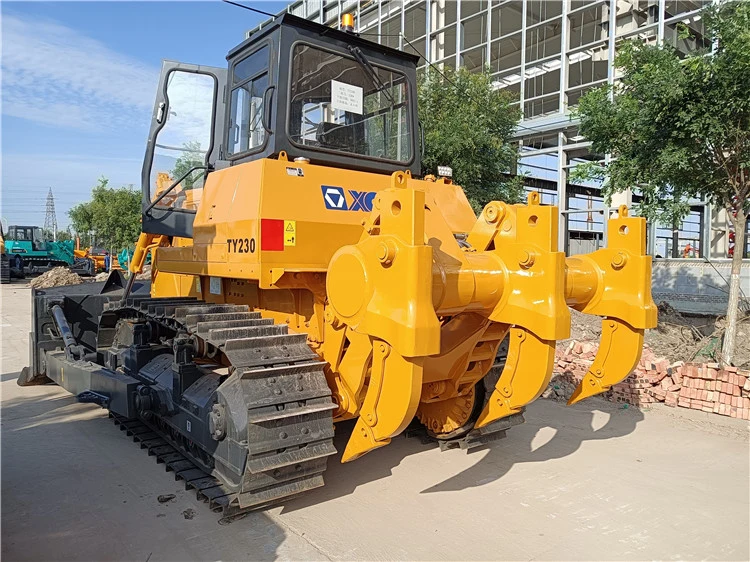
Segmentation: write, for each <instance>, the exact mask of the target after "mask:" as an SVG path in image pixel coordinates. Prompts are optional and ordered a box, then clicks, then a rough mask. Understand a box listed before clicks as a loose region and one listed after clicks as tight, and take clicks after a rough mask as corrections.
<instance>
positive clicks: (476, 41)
mask: <svg viewBox="0 0 750 562" xmlns="http://www.w3.org/2000/svg"><path fill="white" fill-rule="evenodd" d="M486 43H487V16H486V15H484V14H482V15H480V16H477V17H474V18H472V19H470V20H467V21H465V22H463V23H462V24H461V46H462V48H463V49H471V48H473V47H476V46H478V45H482V44H486Z"/></svg>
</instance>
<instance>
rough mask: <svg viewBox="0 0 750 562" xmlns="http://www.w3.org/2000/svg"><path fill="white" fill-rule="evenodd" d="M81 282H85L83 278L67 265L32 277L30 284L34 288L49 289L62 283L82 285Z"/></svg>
mask: <svg viewBox="0 0 750 562" xmlns="http://www.w3.org/2000/svg"><path fill="white" fill-rule="evenodd" d="M81 283H83V279H81V278H80V277H79V276H78V274H76V273H73V272H72V271H70V270H69V269H68V268H67V267H55V268H53V269H50V270H49V271H47V272H45V273H43V274H42V275H40V276H39V277H37V278H35V279H32V281H31V283H29V285H30V286H31V287H33V288H34V289H49V288H51V287H60V286H62V285H80V284H81Z"/></svg>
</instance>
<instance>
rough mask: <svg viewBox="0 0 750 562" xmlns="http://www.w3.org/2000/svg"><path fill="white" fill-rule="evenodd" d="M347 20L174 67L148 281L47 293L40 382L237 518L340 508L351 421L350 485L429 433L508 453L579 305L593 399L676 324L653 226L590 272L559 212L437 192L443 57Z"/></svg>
mask: <svg viewBox="0 0 750 562" xmlns="http://www.w3.org/2000/svg"><path fill="white" fill-rule="evenodd" d="M344 23H345V25H344V26H343V28H342V30H336V29H330V28H328V27H323V26H321V25H318V24H316V23H313V22H310V21H307V20H304V19H300V18H297V17H294V16H292V15H289V14H285V15H282V16H279V17H277V18H276V19H275V20H273V21H272V22H271V23H269V24H268V25H266V26H263V27H262V28H261V29H260V30H259V31H257V32H256V33H254V34H253V35H252V36H250V37H249V38H248V39H247V40H246V41H244V42H243V43H241V44H240V45H238V46H237V47H236V48H234V49H233V50H231V51H230V52H229V54H228V56H227V60H228V67H227V68H226V69H223V68H211V67H205V66H196V65H188V64H184V63H176V62H165V63H164V64H163V68H162V74H161V79H160V83H159V89H158V93H157V99H156V103H155V107H154V112H153V116H152V128H151V132H150V136H149V140H148V145H147V150H146V156H145V160H144V166H143V173H142V185H143V215H142V218H143V233H142V234H141V236H140V239H139V241H138V245H137V248H136V251H135V255H134V257H133V260H132V263H131V264H130V270H131V275H130V277H129V279H128V280H127V281H125V279H124V278H123V277H122V276H121V275H120V274H119V273H118V272H113V273H112V274H111V275H110V277H109V279H108V280H107V281H106V282H104V283H95V284H93V283H92V284H84V285H78V286H74V287H65V288H56V289H45V290H37V291H35V292H34V295H33V299H34V317H33V330H32V333H31V364H30V366H29V367H27V368H26V369H24V371H23V373H22V374H21V376H20V378H19V384H22V385H26V384H36V383H42V382H49V381H50V380H51V381H54V382H55V383H57V384H59V385H61V386H63V387H64V388H66V389H67V390H69V391H70V392H72V393H73V394H75V395H76V396H77V397H78V399H79V400H81V401H85V402H93V403H97V404H100V405H101V406H103V407H105V408H107V409H108V410H109V413H110V416H111V417H112V419H113V420H114V421H115V423H116V424H118V425H119V426H120V428H121V429H123V430H125V431H127V433H128V434H130V435H132V436H133V439H135V440H136V441H138V442H140V444H141V446H142V447H143V448H146V449H148V451H149V453H150V454H152V455H154V456H155V457H156V458H157V460H158V461H159V462H162V463H164V464H165V465H166V467H167V468H168V469H169V470H172V471H174V472H175V474H176V475H177V477H178V478H181V479H183V480H184V481H185V483H186V485H187V486H188V487H189V488H194V489H195V490H196V491H197V493H198V496H199V497H200V498H202V499H204V500H206V501H208V502H209V504H210V506H211V508H213V509H215V510H220V511H222V512H223V513H224V514H225V515H228V516H233V515H235V514H238V513H242V512H244V511H247V510H249V509H255V508H259V507H264V506H267V505H270V504H273V503H277V502H279V501H281V500H284V499H286V498H289V497H291V496H294V495H296V494H299V493H301V492H304V491H306V490H310V489H312V488H315V487H318V486H321V485H322V484H323V472H324V470H325V468H326V463H327V459H328V457H330V456H331V455H333V454H335V453H336V451H335V449H334V446H333V441H332V438H333V435H334V424H335V423H337V422H339V421H342V420H350V419H356V422H355V425H354V429H353V431H352V433H351V436H350V437H349V438H348V443H347V445H346V447H345V450H344V451H343V454H342V457H341V460H342V462H348V461H352V460H354V459H357V458H359V457H361V456H362V455H364V454H365V453H368V452H371V451H373V450H375V449H377V448H379V447H383V446H385V445H387V444H388V443H389V442H390V441H391V439H393V438H394V437H396V436H397V435H399V434H400V433H402V432H403V431H404V429H405V428H406V427H407V426H409V425H410V424H412V423H421V425H422V426H423V427H424V430H425V431H426V432H427V433H428V434H429V436H431V437H432V438H433V439H435V440H437V441H438V442H439V443H441V445H442V446H443V447H444V448H453V447H461V448H467V447H472V446H476V445H481V444H484V443H487V442H489V441H491V440H493V439H495V438H497V437H501V436H503V435H504V434H505V431H506V430H508V429H509V428H510V427H512V426H513V425H515V424H517V423H520V422H522V421H523V412H524V408H525V406H526V405H527V404H529V403H530V402H532V401H533V400H535V399H536V398H538V397H539V396H540V394H541V393H542V391H543V390H544V389H545V388H546V387H547V385H548V383H549V380H550V377H551V374H552V371H553V367H554V364H555V343H556V341H558V340H561V339H565V338H568V337H569V335H570V319H571V317H570V309H569V307H571V308H574V309H576V310H578V311H580V312H583V313H586V314H593V315H597V316H600V317H601V318H602V342H601V345H600V346H599V352H598V355H597V356H596V359H595V361H594V363H593V365H592V367H591V369H590V371H589V372H588V373H587V375H586V376H585V378H584V379H583V382H582V383H581V384H580V386H579V387H578V388H577V389H576V391H575V393H574V394H573V396H572V398H571V400H570V401H571V402H577V401H579V400H582V399H584V398H586V397H589V396H592V395H595V394H598V393H601V392H604V391H606V390H607V389H609V388H610V387H611V386H612V385H613V384H616V383H617V382H619V381H621V380H622V379H623V378H624V377H626V376H627V375H628V374H629V373H630V372H631V370H632V369H633V368H634V367H635V365H636V364H637V362H638V360H639V358H640V355H641V349H642V344H643V335H644V330H646V329H648V328H652V327H654V326H655V324H656V308H655V306H654V303H653V301H652V299H651V291H650V283H651V258H650V257H649V256H647V255H646V252H645V221H644V219H642V218H637V217H631V216H629V215H628V210H627V208H625V207H621V208H620V209H619V212H618V213H617V216H616V217H612V218H611V219H610V220H609V221H608V223H607V224H608V237H607V240H608V247H607V248H606V249H600V250H597V251H595V252H593V253H590V254H585V255H578V256H575V257H567V258H566V256H565V255H564V254H563V253H562V252H560V251H558V247H557V245H558V228H559V225H558V210H557V208H556V207H555V206H547V205H542V204H541V203H540V199H539V195H538V194H537V193H534V192H532V193H530V194H529V195H528V201H527V202H526V204H523V205H511V204H506V203H503V202H499V201H494V202H491V203H489V204H488V205H487V206H486V207H485V208H484V209H483V210H482V212H481V213H480V214H479V216H476V215H475V213H474V212H473V211H472V208H471V206H470V205H469V203H468V201H467V199H466V196H465V195H464V193H463V191H462V189H461V188H460V187H459V186H458V185H456V184H454V183H453V182H452V181H451V180H450V179H448V178H446V177H433V176H426V177H422V178H419V177H418V176H419V174H420V171H421V169H420V165H421V163H420V139H419V134H418V131H419V123H418V118H417V105H416V99H417V89H416V82H417V62H418V59H417V57H415V56H413V55H411V54H407V53H404V52H400V51H398V50H394V49H391V48H389V47H387V46H384V45H379V44H376V43H373V42H370V41H367V40H365V39H363V38H362V37H359V36H358V35H356V34H355V33H352V32H351V31H350V29H351V25H349V24H350V20H349V21H347V22H344ZM446 164H449V163H446ZM165 170H170V172H169V176H166V175H165V174H166V172H165ZM165 178H168V179H169V180H172V181H171V184H170V185H168V186H165V181H167V180H166V179H165ZM148 252H150V253H151V255H152V257H153V259H152V269H151V281H150V282H148V281H139V280H137V279H136V275H134V274H135V273H138V272H139V271H140V270H141V268H142V267H143V263H144V260H145V257H146V254H147V253H148ZM504 342H505V345H507V351H506V352H505V353H504V357H503V358H502V359H500V360H498V349H499V348H500V346H501V344H503V343H504ZM374 454H377V453H374ZM361 462H366V461H361Z"/></svg>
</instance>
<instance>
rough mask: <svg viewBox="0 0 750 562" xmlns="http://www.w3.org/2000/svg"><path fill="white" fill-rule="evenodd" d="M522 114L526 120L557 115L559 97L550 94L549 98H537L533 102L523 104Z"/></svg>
mask: <svg viewBox="0 0 750 562" xmlns="http://www.w3.org/2000/svg"><path fill="white" fill-rule="evenodd" d="M523 107H524V109H523V114H524V117H525V118H526V119H531V118H532V117H538V116H540V115H548V114H550V113H557V112H558V111H559V109H560V96H559V95H558V94H552V95H549V96H544V97H538V98H535V99H533V100H529V101H526V102H524V104H523Z"/></svg>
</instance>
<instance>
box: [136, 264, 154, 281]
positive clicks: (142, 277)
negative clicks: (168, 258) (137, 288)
mask: <svg viewBox="0 0 750 562" xmlns="http://www.w3.org/2000/svg"><path fill="white" fill-rule="evenodd" d="M135 278H136V279H138V280H139V281H146V280H150V279H151V266H150V265H144V266H143V271H141V272H140V273H139V274H138V275H136V276H135Z"/></svg>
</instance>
